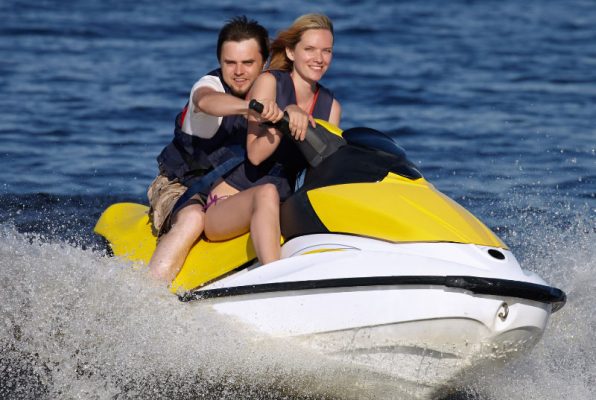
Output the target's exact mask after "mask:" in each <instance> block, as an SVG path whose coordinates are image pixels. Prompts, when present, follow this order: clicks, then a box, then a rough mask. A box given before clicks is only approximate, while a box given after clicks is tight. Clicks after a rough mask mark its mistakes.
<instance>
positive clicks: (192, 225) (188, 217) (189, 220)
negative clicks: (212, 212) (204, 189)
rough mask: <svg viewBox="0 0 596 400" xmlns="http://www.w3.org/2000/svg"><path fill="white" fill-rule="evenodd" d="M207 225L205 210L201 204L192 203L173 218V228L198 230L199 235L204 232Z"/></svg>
mask: <svg viewBox="0 0 596 400" xmlns="http://www.w3.org/2000/svg"><path fill="white" fill-rule="evenodd" d="M204 226H205V212H204V211H203V206H202V205H200V204H190V205H188V206H186V207H183V208H182V209H181V210H180V211H178V212H176V214H175V215H174V218H173V220H172V229H174V227H176V228H177V230H180V229H184V230H188V231H192V232H196V234H197V236H198V235H200V234H201V232H203V228H204Z"/></svg>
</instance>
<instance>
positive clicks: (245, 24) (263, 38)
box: [217, 15, 269, 62]
mask: <svg viewBox="0 0 596 400" xmlns="http://www.w3.org/2000/svg"><path fill="white" fill-rule="evenodd" d="M248 39H255V40H256V41H257V43H258V44H259V48H260V52H261V56H263V62H266V61H267V58H269V32H267V29H265V28H264V27H263V26H262V25H260V24H259V23H258V22H257V21H255V20H254V19H250V20H249V19H248V18H246V16H244V15H242V16H239V17H234V18H232V19H231V20H229V21H228V22H227V23H226V24H225V25H224V26H223V28H221V30H220V31H219V38H218V39H217V60H218V61H219V60H220V59H221V47H222V46H223V44H224V42H228V41H231V42H241V41H243V40H248Z"/></svg>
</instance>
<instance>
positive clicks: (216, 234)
mask: <svg viewBox="0 0 596 400" xmlns="http://www.w3.org/2000/svg"><path fill="white" fill-rule="evenodd" d="M249 230H250V233H251V238H252V242H253V245H254V247H255V251H256V253H257V257H258V258H259V261H261V263H262V264H267V263H270V262H272V261H276V260H279V258H280V254H281V249H280V244H279V239H280V237H281V233H280V228H279V194H278V193H277V188H276V187H275V185H272V184H265V185H259V186H255V187H253V188H250V189H247V190H243V191H241V192H239V193H237V194H235V195H233V196H231V197H229V198H227V199H225V200H221V201H219V202H218V203H217V204H214V205H212V206H211V207H209V209H208V210H207V214H206V217H205V235H206V236H207V238H208V239H209V240H213V241H221V240H227V239H231V238H234V237H237V236H240V235H242V234H244V233H246V232H248V231H249Z"/></svg>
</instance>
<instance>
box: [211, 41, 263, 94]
mask: <svg viewBox="0 0 596 400" xmlns="http://www.w3.org/2000/svg"><path fill="white" fill-rule="evenodd" d="M219 63H220V65H221V71H222V75H223V80H224V82H225V83H227V85H228V86H229V87H230V88H231V89H232V94H233V95H234V96H238V97H244V96H246V93H248V91H249V89H250V87H251V86H252V84H253V83H254V82H255V80H256V79H257V78H258V76H259V74H260V73H261V71H262V70H263V65H264V63H265V60H263V56H261V52H260V51H259V44H258V43H257V41H256V40H255V39H247V40H243V41H241V42H233V41H226V42H224V43H223V45H222V47H221V56H220V60H219Z"/></svg>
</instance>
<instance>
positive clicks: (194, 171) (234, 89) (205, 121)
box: [147, 17, 269, 282]
mask: <svg viewBox="0 0 596 400" xmlns="http://www.w3.org/2000/svg"><path fill="white" fill-rule="evenodd" d="M268 46H269V38H268V32H267V30H266V29H265V28H264V27H262V26H261V25H259V24H258V23H257V22H256V21H254V20H248V19H247V18H246V17H237V18H234V19H232V20H230V21H229V22H228V23H227V24H226V25H224V26H223V28H222V29H221V31H220V32H219V37H218V41H217V58H218V60H219V64H220V68H218V69H216V70H214V71H212V72H210V73H208V74H207V75H205V76H203V77H202V78H201V79H199V80H198V81H197V82H196V83H195V84H194V86H193V87H192V90H191V92H190V97H189V102H188V105H187V106H186V107H185V108H184V109H183V110H182V112H181V113H180V114H178V116H177V117H176V128H175V132H174V139H173V140H172V142H171V143H170V144H169V145H167V146H166V147H165V148H164V149H163V151H162V152H161V154H160V155H159V157H158V158H157V161H158V164H159V171H160V173H159V175H158V176H157V178H156V179H155V180H154V181H153V183H152V184H151V186H150V187H149V190H148V192H147V195H148V197H149V203H150V205H151V211H150V216H151V220H152V222H153V226H154V228H155V230H156V231H157V232H159V236H160V240H159V242H158V245H157V248H156V250H155V252H154V254H153V257H152V258H151V261H150V262H149V268H150V273H151V275H152V276H153V277H155V278H157V279H159V280H163V281H167V282H171V281H172V280H173V279H174V278H175V277H176V275H177V274H178V271H179V270H180V268H181V267H182V265H183V264H184V260H185V259H186V256H187V255H188V252H189V251H190V248H191V246H192V245H193V244H194V243H195V242H196V240H197V239H198V238H199V236H200V235H201V233H202V232H203V229H204V224H205V222H204V221H205V213H204V211H203V205H204V197H203V196H201V195H200V194H197V195H194V196H192V198H190V199H189V200H188V201H185V202H184V204H183V205H182V207H177V209H176V211H175V212H174V213H172V209H173V207H174V205H175V204H176V202H177V201H178V200H179V198H180V197H181V196H182V195H183V194H184V193H185V192H186V190H187V189H188V187H190V186H192V185H193V184H195V183H196V182H197V181H199V180H201V179H203V180H204V178H205V176H206V175H205V174H206V173H207V172H212V175H213V172H215V173H216V175H217V174H218V173H219V174H220V176H221V175H223V174H225V173H226V172H227V171H226V168H228V169H229V165H234V160H235V159H239V158H244V155H245V146H246V126H247V122H246V115H248V112H249V109H248V100H246V99H245V96H246V94H247V92H248V91H249V89H250V88H251V86H252V84H253V83H254V81H255V80H256V79H257V77H258V76H259V74H260V73H261V71H262V69H263V66H264V65H265V62H266V60H267V58H268V56H269V47H268ZM182 201H184V200H182Z"/></svg>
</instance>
